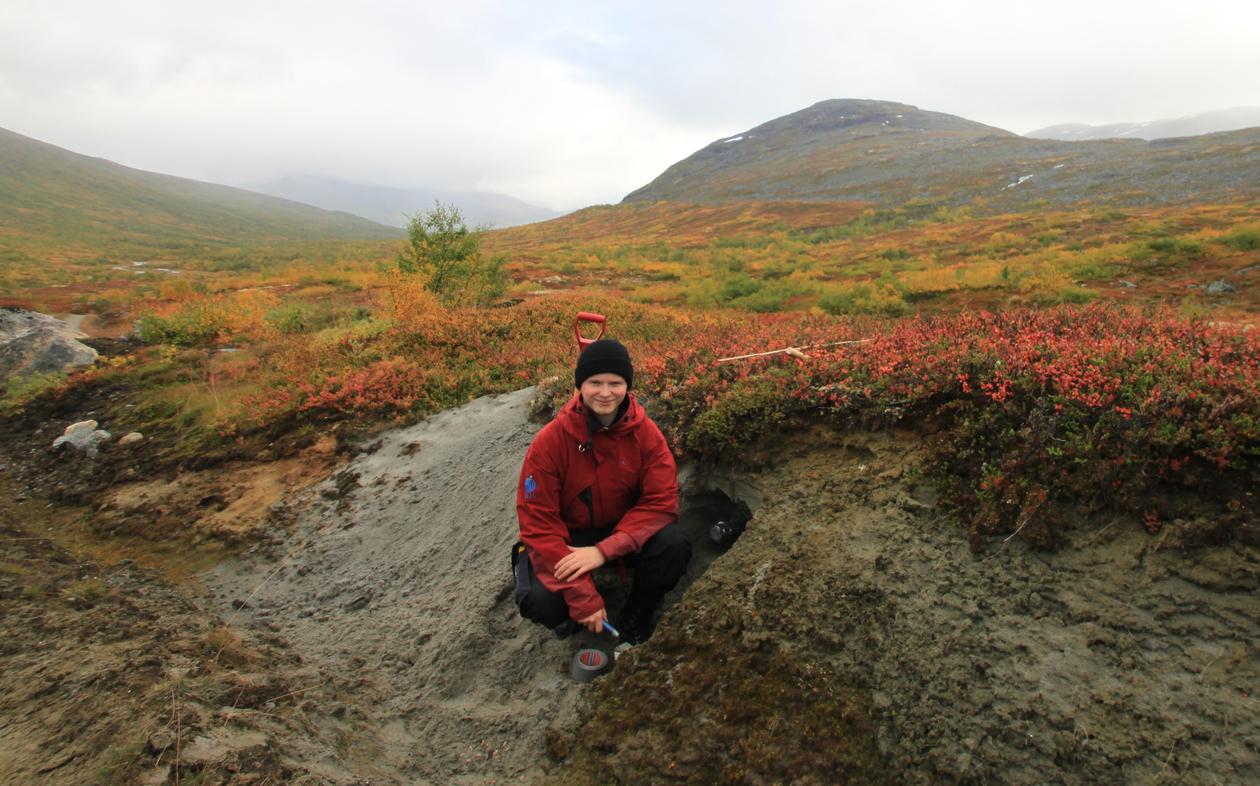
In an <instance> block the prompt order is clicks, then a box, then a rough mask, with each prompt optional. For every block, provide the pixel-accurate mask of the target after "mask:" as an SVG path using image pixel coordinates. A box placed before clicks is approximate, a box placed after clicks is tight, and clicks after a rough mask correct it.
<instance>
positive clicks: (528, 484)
mask: <svg viewBox="0 0 1260 786" xmlns="http://www.w3.org/2000/svg"><path fill="white" fill-rule="evenodd" d="M536 491H538V482H537V481H536V480H534V476H533V475H529V476H527V477H526V478H525V499H533V498H534V493H535V492H536Z"/></svg>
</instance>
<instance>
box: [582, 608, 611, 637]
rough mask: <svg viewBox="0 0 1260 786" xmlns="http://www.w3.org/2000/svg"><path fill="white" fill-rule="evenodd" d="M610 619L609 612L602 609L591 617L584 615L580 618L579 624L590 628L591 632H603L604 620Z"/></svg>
mask: <svg viewBox="0 0 1260 786" xmlns="http://www.w3.org/2000/svg"><path fill="white" fill-rule="evenodd" d="M606 619H608V612H607V611H605V610H604V609H600V610H599V611H597V612H595V613H594V614H592V615H591V616H589V617H583V618H582V619H580V620H578V624H579V625H581V626H582V627H584V628H586V629H587V630H589V631H590V632H591V633H602V632H603V630H604V620H606Z"/></svg>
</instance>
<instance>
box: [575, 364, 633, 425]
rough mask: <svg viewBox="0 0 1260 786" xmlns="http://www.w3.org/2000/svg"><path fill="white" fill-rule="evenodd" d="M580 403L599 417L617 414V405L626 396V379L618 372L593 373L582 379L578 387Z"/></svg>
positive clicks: (618, 405)
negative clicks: (580, 395)
mask: <svg viewBox="0 0 1260 786" xmlns="http://www.w3.org/2000/svg"><path fill="white" fill-rule="evenodd" d="M578 392H579V393H581V394H582V403H583V404H585V405H586V406H587V408H588V409H590V410H591V411H592V412H594V413H595V414H596V415H597V416H600V417H608V416H610V415H615V414H617V407H620V406H621V402H622V401H623V400H625V398H626V381H625V380H624V379H622V378H621V376H620V375H619V374H595V375H593V376H590V377H587V378H586V379H585V380H583V381H582V387H580V388H578Z"/></svg>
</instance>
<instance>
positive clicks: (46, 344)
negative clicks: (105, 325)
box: [0, 308, 97, 379]
mask: <svg viewBox="0 0 1260 786" xmlns="http://www.w3.org/2000/svg"><path fill="white" fill-rule="evenodd" d="M81 338H87V334H86V333H83V332H81V331H79V330H76V329H75V328H73V327H71V326H70V325H69V324H68V323H66V322H63V321H62V320H60V319H56V318H54V317H50V316H48V315H47V314H40V313H38V312H35V311H25V310H23V309H20V308H0V379H8V378H9V377H19V376H30V375H31V374H47V373H55V372H64V371H70V370H72V369H75V368H79V367H81V366H90V365H92V364H93V363H95V362H96V356H97V355H96V350H95V349H92V348H91V347H89V346H88V345H86V344H84V343H82V342H80V341H79V339H81Z"/></svg>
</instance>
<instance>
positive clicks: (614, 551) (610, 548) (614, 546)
mask: <svg viewBox="0 0 1260 786" xmlns="http://www.w3.org/2000/svg"><path fill="white" fill-rule="evenodd" d="M639 432H640V434H641V435H642V437H643V443H642V447H641V450H642V451H643V460H642V463H641V464H640V466H641V467H642V470H641V472H642V479H641V483H640V493H639V501H638V502H637V503H635V505H634V507H633V508H630V510H628V511H626V514H625V515H624V516H622V517H621V521H618V522H617V525H616V526H615V527H613V531H612V534H611V535H609V536H608V537H606V538H604V539H603V540H602V541H600V542H599V550H600V551H602V552H603V553H604V556H605V557H607V558H608V559H610V560H613V559H617V558H618V557H624V556H625V555H627V554H634V553H637V552H638V551H640V550H642V548H643V544H644V543H647V542H648V540H649V539H651V537H652V536H653V535H655V534H656V533H658V532H660V531H661V530H663V529H664V528H665V527H666V526H667V525H668V524H670V523H671V522H673V521H674V520H675V519H677V518H678V469H677V467H676V466H675V464H674V455H673V454H672V453H670V452H669V444H668V443H667V442H666V441H665V435H664V434H662V433H661V430H660V428H658V427H657V425H656V424H655V423H653V422H652V421H651V420H648V421H647V422H646V423H644V424H643V425H642V426H640V427H639Z"/></svg>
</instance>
